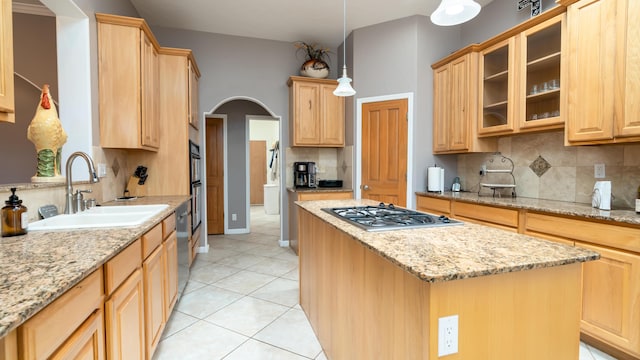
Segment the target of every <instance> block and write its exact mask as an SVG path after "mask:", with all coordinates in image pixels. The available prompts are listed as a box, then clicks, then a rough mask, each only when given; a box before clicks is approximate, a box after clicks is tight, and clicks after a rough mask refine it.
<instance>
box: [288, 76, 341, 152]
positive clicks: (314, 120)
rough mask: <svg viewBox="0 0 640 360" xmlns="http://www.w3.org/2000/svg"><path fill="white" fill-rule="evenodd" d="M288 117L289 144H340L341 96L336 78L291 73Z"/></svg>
mask: <svg viewBox="0 0 640 360" xmlns="http://www.w3.org/2000/svg"><path fill="white" fill-rule="evenodd" d="M287 84H288V85H289V119H290V122H289V123H290V133H291V145H292V146H313V147H343V146H344V131H345V130H344V98H342V97H338V96H335V95H333V90H335V88H336V87H337V86H338V83H337V81H336V80H330V79H313V78H305V77H299V76H291V77H290V78H289V81H288V82H287Z"/></svg>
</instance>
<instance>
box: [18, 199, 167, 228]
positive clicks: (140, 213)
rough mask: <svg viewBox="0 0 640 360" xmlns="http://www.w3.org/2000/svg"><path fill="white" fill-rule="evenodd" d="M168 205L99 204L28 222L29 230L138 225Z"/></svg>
mask: <svg viewBox="0 0 640 360" xmlns="http://www.w3.org/2000/svg"><path fill="white" fill-rule="evenodd" d="M168 207H169V205H166V204H159V205H126V206H99V207H95V208H91V209H89V210H87V211H83V212H80V213H76V214H62V215H57V216H53V217H50V218H47V219H43V220H39V221H35V222H32V223H30V224H29V227H28V230H29V231H39V230H40V231H43V230H65V229H83V228H113V227H126V226H138V225H141V224H142V223H144V222H145V221H147V220H149V219H151V218H152V217H154V216H155V215H157V214H159V213H160V212H162V211H164V210H165V209H167V208H168Z"/></svg>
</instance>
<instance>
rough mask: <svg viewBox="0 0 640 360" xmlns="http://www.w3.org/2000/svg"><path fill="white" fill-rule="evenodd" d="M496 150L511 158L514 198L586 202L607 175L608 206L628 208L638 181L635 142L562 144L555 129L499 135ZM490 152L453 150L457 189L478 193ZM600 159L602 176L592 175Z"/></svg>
mask: <svg viewBox="0 0 640 360" xmlns="http://www.w3.org/2000/svg"><path fill="white" fill-rule="evenodd" d="M498 151H499V152H500V153H501V154H502V155H504V156H506V157H508V158H510V159H511V160H513V162H514V170H513V175H514V177H515V181H516V185H517V188H516V191H517V194H518V197H528V198H539V199H547V200H560V201H569V202H578V203H585V204H591V193H592V191H593V185H594V183H595V181H596V180H610V181H611V186H612V193H613V196H614V197H615V199H614V201H613V206H616V207H623V208H630V209H631V208H633V207H634V206H635V198H636V194H637V191H638V186H639V185H640V144H626V145H622V144H611V145H600V146H564V133H563V132H562V131H554V132H547V133H540V134H522V135H516V136H508V137H501V138H499V139H498ZM491 156H492V154H489V153H479V154H461V155H458V158H457V159H458V174H457V176H459V177H460V179H461V185H462V189H463V190H466V191H470V192H478V190H479V187H480V182H481V181H483V180H481V178H480V175H479V171H478V170H479V169H480V168H481V167H482V165H483V164H487V165H488V161H489V160H490V159H491ZM599 163H602V164H605V166H606V178H604V179H596V178H595V177H594V168H593V167H594V164H599Z"/></svg>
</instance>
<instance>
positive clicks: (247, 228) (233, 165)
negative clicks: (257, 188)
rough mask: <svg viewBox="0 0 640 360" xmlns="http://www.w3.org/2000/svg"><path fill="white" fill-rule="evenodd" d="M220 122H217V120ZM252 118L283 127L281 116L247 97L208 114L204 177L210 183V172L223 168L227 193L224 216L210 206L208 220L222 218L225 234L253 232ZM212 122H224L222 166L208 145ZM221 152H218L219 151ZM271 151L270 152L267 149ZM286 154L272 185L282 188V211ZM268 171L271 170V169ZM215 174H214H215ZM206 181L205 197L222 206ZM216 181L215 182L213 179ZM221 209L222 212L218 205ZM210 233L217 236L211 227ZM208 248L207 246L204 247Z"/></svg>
mask: <svg viewBox="0 0 640 360" xmlns="http://www.w3.org/2000/svg"><path fill="white" fill-rule="evenodd" d="M216 118H217V119H219V120H213V119H216ZM251 119H259V120H270V121H277V122H278V124H280V120H281V119H280V116H278V115H276V114H274V113H273V112H272V111H271V110H269V109H268V107H267V106H265V105H264V104H263V103H261V102H260V101H258V100H255V99H252V98H247V97H233V98H228V99H225V100H224V101H222V102H220V103H219V104H218V105H216V106H215V107H214V108H213V109H212V110H211V111H210V112H208V113H205V120H204V121H205V126H203V129H205V131H203V132H202V141H201V144H202V145H203V147H204V149H201V153H203V154H205V161H204V164H205V168H206V169H205V174H204V178H205V179H207V181H208V180H209V169H210V167H212V169H215V167H216V166H219V168H220V169H222V173H223V174H224V175H223V185H222V186H223V191H222V192H221V194H222V196H221V197H222V198H223V199H222V201H223V204H224V205H223V206H222V207H221V208H222V212H223V214H216V213H214V212H210V210H211V211H220V210H216V209H215V208H213V207H212V208H211V209H209V208H210V206H209V205H207V207H206V211H205V214H204V216H205V218H206V219H207V220H209V218H210V217H211V218H216V217H217V218H222V219H223V220H222V221H223V233H224V234H246V233H250V232H251V211H250V210H251V207H250V173H251V169H250V146H249V144H250V124H251ZM209 121H219V122H221V123H222V130H221V131H222V142H223V144H222V146H218V147H217V149H222V150H221V151H222V152H223V154H222V157H219V156H218V158H221V161H222V164H217V165H215V164H212V163H210V161H212V160H213V157H216V155H219V154H216V153H213V152H212V150H213V151H215V150H214V149H208V148H207V142H210V143H212V144H213V143H215V142H212V140H211V139H212V137H213V136H215V134H210V133H209V132H210V131H209V130H208V129H213V127H208V126H207V122H209ZM278 133H279V138H280V139H281V138H282V137H283V134H282V126H279V130H278ZM268 146H269V148H271V147H272V146H273V143H269V144H268ZM219 151H220V150H217V152H219ZM267 151H268V150H267ZM284 156H285V154H284V151H279V153H278V157H279V161H278V162H277V165H276V166H278V168H277V169H275V172H276V173H277V174H278V177H277V179H276V180H271V181H270V183H275V184H277V185H278V188H279V189H280V196H279V199H278V202H279V205H280V206H279V208H280V209H281V205H282V189H284V179H283V177H282V176H279V175H280V174H282V171H283V168H284V163H285V160H284ZM267 168H268V169H270V170H271V168H269V167H268V166H267ZM212 172H219V171H218V170H213V171H212ZM212 175H213V174H212ZM207 181H205V198H206V199H207V203H211V204H212V205H219V201H220V198H219V197H217V198H215V199H213V198H210V195H215V194H210V193H209V191H208V188H209V184H207ZM212 181H213V180H212ZM217 209H220V207H219V206H218V207H217ZM282 221H283V220H282V217H280V220H279V223H280V241H282ZM207 234H214V233H213V232H211V231H210V230H209V229H208V228H207ZM203 245H204V244H203Z"/></svg>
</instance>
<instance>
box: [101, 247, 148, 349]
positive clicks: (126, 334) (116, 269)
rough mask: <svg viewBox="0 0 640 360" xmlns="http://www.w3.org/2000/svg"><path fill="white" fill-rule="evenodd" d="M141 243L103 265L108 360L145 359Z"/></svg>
mask: <svg viewBox="0 0 640 360" xmlns="http://www.w3.org/2000/svg"><path fill="white" fill-rule="evenodd" d="M141 242H142V241H141V239H138V240H136V241H135V242H133V243H132V244H131V245H129V246H128V247H127V248H126V249H124V250H123V251H121V252H120V253H119V254H118V255H116V256H114V257H113V258H112V259H111V260H109V261H108V262H107V263H106V264H105V265H104V282H105V292H106V295H107V299H106V301H105V303H104V309H105V310H104V311H105V331H106V344H107V359H114V360H121V359H131V358H135V359H145V346H144V345H145V342H144V326H145V323H144V294H143V288H142V269H141V268H142V260H141V258H140V253H141V248H142V246H141Z"/></svg>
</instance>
